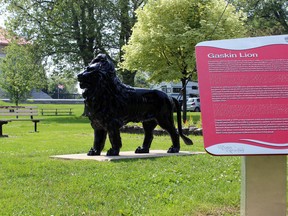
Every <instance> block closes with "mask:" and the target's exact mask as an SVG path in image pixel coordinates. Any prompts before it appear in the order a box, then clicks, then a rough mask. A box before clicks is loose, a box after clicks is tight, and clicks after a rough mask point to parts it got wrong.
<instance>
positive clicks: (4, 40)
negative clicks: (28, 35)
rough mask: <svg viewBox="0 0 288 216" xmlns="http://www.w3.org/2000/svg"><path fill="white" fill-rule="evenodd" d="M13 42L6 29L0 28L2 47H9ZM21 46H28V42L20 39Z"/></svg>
mask: <svg viewBox="0 0 288 216" xmlns="http://www.w3.org/2000/svg"><path fill="white" fill-rule="evenodd" d="M10 42H11V39H9V37H8V32H7V30H6V29H4V28H1V27H0V45H4V46H7V45H8V44H9V43H10ZM18 43H19V44H27V43H28V42H27V41H26V40H25V39H24V38H19V42H18Z"/></svg>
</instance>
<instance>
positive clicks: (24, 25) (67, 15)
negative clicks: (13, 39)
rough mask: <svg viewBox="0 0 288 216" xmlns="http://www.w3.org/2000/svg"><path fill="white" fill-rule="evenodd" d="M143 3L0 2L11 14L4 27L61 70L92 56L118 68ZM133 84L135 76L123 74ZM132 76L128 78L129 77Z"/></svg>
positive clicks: (125, 0) (138, 0) (103, 0)
mask: <svg viewBox="0 0 288 216" xmlns="http://www.w3.org/2000/svg"><path fill="white" fill-rule="evenodd" d="M144 1H145V0H113V1H110V0H57V1H56V0H50V1H39V0H25V1H18V0H0V3H5V5H8V6H7V10H8V12H9V14H10V16H9V20H8V22H7V25H6V26H7V27H8V28H9V29H11V30H13V31H14V32H17V33H18V34H19V35H21V36H23V37H25V38H26V39H27V40H28V41H30V40H31V41H33V43H34V44H36V43H37V44H39V47H41V49H42V54H43V57H45V58H46V59H48V60H49V62H51V61H53V63H54V65H55V66H57V67H58V68H59V70H62V69H63V68H65V67H67V64H69V65H71V66H73V67H74V68H75V71H78V72H79V70H80V68H83V67H84V66H87V65H88V64H89V63H90V62H91V60H92V59H93V57H94V56H95V54H98V53H100V52H102V53H105V54H108V55H110V56H111V58H112V59H114V60H115V62H114V63H116V64H117V62H118V61H119V59H120V58H121V55H122V54H121V51H120V49H121V47H122V45H123V44H125V43H126V42H127V41H128V39H129V37H130V34H131V28H132V26H133V25H134V23H135V15H134V11H135V10H136V9H137V8H138V7H139V6H140V5H142V4H143V2H144ZM123 76H124V78H125V80H127V81H129V82H132V83H133V81H134V80H133V78H134V75H133V74H131V73H125V74H124V75H123ZM129 76H131V77H132V79H131V77H129ZM127 84H131V83H127Z"/></svg>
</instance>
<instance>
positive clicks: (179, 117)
mask: <svg viewBox="0 0 288 216" xmlns="http://www.w3.org/2000/svg"><path fill="white" fill-rule="evenodd" d="M172 99H173V102H174V104H175V107H176V111H177V123H178V132H179V135H180V137H181V138H182V139H183V141H184V143H185V144H186V145H193V141H192V140H191V139H189V138H188V137H187V136H185V135H184V134H183V131H182V122H181V109H180V104H179V102H178V101H177V100H176V99H175V98H173V97H172Z"/></svg>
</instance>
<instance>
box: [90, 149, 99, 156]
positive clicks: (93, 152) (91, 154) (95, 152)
mask: <svg viewBox="0 0 288 216" xmlns="http://www.w3.org/2000/svg"><path fill="white" fill-rule="evenodd" d="M100 154H101V152H99V151H97V150H95V149H94V148H91V149H90V150H89V152H88V153H87V155H88V156H96V155H100Z"/></svg>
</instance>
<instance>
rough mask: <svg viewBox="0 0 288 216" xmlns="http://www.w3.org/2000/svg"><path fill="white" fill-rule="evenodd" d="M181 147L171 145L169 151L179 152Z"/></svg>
mask: <svg viewBox="0 0 288 216" xmlns="http://www.w3.org/2000/svg"><path fill="white" fill-rule="evenodd" d="M179 151H180V148H175V147H170V148H169V149H168V151H167V153H179Z"/></svg>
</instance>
